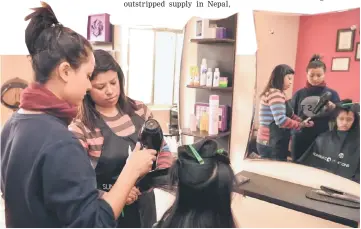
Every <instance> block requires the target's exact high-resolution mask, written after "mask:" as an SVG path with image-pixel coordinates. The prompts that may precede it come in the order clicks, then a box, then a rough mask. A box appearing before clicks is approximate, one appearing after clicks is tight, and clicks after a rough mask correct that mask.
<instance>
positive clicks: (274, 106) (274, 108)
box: [268, 90, 300, 129]
mask: <svg viewBox="0 0 361 229" xmlns="http://www.w3.org/2000/svg"><path fill="white" fill-rule="evenodd" d="M268 103H269V105H270V108H271V112H272V115H273V118H274V120H275V122H276V124H277V125H278V126H279V127H281V128H286V129H299V128H300V122H298V121H296V120H293V119H291V118H289V117H287V116H286V97H285V95H284V94H283V93H282V92H281V91H279V90H274V91H272V92H271V93H270V94H269V96H268Z"/></svg>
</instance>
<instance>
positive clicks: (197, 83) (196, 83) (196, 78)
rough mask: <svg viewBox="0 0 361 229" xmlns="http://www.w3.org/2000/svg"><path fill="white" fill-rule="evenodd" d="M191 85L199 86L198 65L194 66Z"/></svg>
mask: <svg viewBox="0 0 361 229" xmlns="http://www.w3.org/2000/svg"><path fill="white" fill-rule="evenodd" d="M193 86H196V87H198V86H199V72H198V67H197V66H196V67H194V78H193Z"/></svg>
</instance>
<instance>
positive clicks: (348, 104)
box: [341, 103, 358, 107]
mask: <svg viewBox="0 0 361 229" xmlns="http://www.w3.org/2000/svg"><path fill="white" fill-rule="evenodd" d="M354 104H358V103H343V104H342V105H341V107H348V106H352V105H354Z"/></svg>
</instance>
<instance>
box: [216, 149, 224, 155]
mask: <svg viewBox="0 0 361 229" xmlns="http://www.w3.org/2000/svg"><path fill="white" fill-rule="evenodd" d="M223 152H224V149H217V152H216V153H217V154H223Z"/></svg>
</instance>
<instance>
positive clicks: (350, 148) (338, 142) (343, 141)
mask: <svg viewBox="0 0 361 229" xmlns="http://www.w3.org/2000/svg"><path fill="white" fill-rule="evenodd" d="M355 108H356V107H355V106H354V105H353V104H351V103H343V104H338V105H337V106H336V109H335V110H334V118H333V119H334V123H335V125H334V127H333V129H332V130H331V131H328V132H325V133H323V134H321V135H319V136H318V137H317V138H316V140H315V141H314V142H313V144H312V145H311V146H310V148H308V150H307V151H306V152H305V153H304V155H303V156H302V157H301V158H300V159H299V160H298V163H300V164H303V165H308V166H312V167H315V168H319V169H323V170H326V171H328V172H331V173H334V174H336V175H339V176H342V177H345V178H347V179H350V180H353V181H356V182H358V183H359V182H360V133H359V129H360V126H359V125H360V123H359V115H358V113H357V111H356V110H355Z"/></svg>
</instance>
